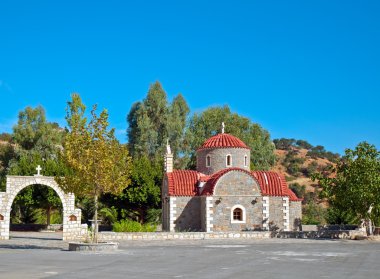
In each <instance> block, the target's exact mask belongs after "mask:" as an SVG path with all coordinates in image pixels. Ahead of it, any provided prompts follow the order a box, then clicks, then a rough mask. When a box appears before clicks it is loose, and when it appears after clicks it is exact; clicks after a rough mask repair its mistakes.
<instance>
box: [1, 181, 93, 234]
mask: <svg viewBox="0 0 380 279" xmlns="http://www.w3.org/2000/svg"><path fill="white" fill-rule="evenodd" d="M35 184H40V185H45V186H47V187H50V188H52V189H53V190H54V191H55V192H56V193H57V195H58V196H59V198H60V199H61V202H62V209H63V212H62V215H63V220H62V225H63V236H62V238H63V240H75V239H81V238H83V237H84V236H86V235H87V224H81V214H82V212H81V210H80V209H78V208H75V196H74V194H72V193H65V192H64V191H63V190H62V189H61V188H60V187H59V185H58V184H57V182H55V180H54V177H50V176H42V175H35V176H7V184H6V191H5V192H0V215H1V216H3V218H0V239H9V227H10V215H11V208H12V204H13V201H14V199H15V197H16V196H17V194H18V193H19V192H20V191H21V190H22V189H24V188H26V187H28V186H31V185H35ZM73 216H75V217H76V218H73ZM1 219H2V220H1Z"/></svg>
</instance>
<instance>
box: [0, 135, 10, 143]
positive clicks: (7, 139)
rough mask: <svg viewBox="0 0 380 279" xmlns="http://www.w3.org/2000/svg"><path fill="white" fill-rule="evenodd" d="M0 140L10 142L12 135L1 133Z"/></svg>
mask: <svg viewBox="0 0 380 279" xmlns="http://www.w3.org/2000/svg"><path fill="white" fill-rule="evenodd" d="M0 141H5V142H11V141H12V135H11V134H9V133H1V134H0Z"/></svg>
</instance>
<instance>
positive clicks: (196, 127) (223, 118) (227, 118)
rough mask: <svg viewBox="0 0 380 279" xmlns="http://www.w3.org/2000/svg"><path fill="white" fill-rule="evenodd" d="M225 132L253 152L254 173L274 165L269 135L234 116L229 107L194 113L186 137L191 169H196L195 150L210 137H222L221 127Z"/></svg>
mask: <svg viewBox="0 0 380 279" xmlns="http://www.w3.org/2000/svg"><path fill="white" fill-rule="evenodd" d="M222 122H224V123H225V124H226V132H228V133H230V134H232V135H234V136H236V137H238V138H240V139H241V140H242V141H244V142H245V143H246V144H247V146H248V147H250V148H251V164H252V166H253V168H254V169H257V170H267V169H269V168H270V167H271V166H273V165H274V163H275V159H276V158H275V155H274V148H275V147H274V145H273V143H272V141H271V140H270V135H269V133H268V132H267V131H266V130H264V129H263V128H262V127H261V126H260V125H258V124H256V123H252V122H251V121H250V120H249V119H248V118H246V117H243V116H240V115H238V114H236V113H232V112H231V110H230V108H229V107H228V106H224V107H212V108H208V109H206V110H205V111H203V112H202V113H199V114H198V113H195V114H194V115H193V116H192V117H191V119H190V123H189V127H188V130H187V133H186V136H187V139H188V141H189V143H190V144H189V146H190V148H189V151H188V156H189V158H191V161H190V163H189V166H190V167H194V166H195V150H196V149H197V148H198V147H199V146H201V145H202V143H203V142H204V141H205V140H206V139H207V138H209V137H211V136H213V135H216V134H218V133H220V129H221V124H222Z"/></svg>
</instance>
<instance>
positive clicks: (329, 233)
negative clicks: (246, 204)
mask: <svg viewBox="0 0 380 279" xmlns="http://www.w3.org/2000/svg"><path fill="white" fill-rule="evenodd" d="M365 236H366V233H365V232H363V231H360V230H319V231H302V232H276V233H273V234H272V237H277V238H309V239H318V238H319V239H355V238H356V237H365Z"/></svg>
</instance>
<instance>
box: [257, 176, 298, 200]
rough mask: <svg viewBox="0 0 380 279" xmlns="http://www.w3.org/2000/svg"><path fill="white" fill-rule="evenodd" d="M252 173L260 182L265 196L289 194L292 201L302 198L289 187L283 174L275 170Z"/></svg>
mask: <svg viewBox="0 0 380 279" xmlns="http://www.w3.org/2000/svg"><path fill="white" fill-rule="evenodd" d="M252 174H253V175H254V177H255V178H256V179H257V181H258V182H259V184H260V187H261V191H262V195H263V196H279V197H283V196H288V197H289V199H290V200H291V201H299V200H300V199H298V198H297V196H296V195H295V194H294V193H293V191H292V190H290V189H289V188H288V185H287V184H286V180H285V177H284V176H283V175H280V174H278V173H277V172H273V171H253V172H252Z"/></svg>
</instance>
